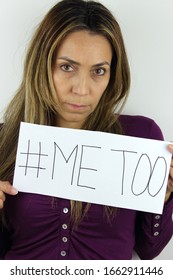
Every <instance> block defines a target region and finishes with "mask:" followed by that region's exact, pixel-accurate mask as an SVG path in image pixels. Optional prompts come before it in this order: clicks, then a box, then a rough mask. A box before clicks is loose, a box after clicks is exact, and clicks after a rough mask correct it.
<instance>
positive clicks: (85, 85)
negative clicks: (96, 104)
mask: <svg viewBox="0 0 173 280" xmlns="http://www.w3.org/2000/svg"><path fill="white" fill-rule="evenodd" d="M89 89H90V79H89V77H88V75H87V74H84V73H83V74H79V75H78V76H77V77H75V81H74V84H73V88H72V91H73V93H75V94H77V95H81V96H82V95H88V94H89V91H90V90H89Z"/></svg>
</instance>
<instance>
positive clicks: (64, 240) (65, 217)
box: [59, 200, 70, 259]
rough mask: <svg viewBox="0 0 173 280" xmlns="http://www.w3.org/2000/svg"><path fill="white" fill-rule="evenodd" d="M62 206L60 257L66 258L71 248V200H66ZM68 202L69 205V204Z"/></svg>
mask: <svg viewBox="0 0 173 280" xmlns="http://www.w3.org/2000/svg"><path fill="white" fill-rule="evenodd" d="M63 202H64V203H62V208H61V211H62V212H61V213H62V214H61V233H60V236H61V237H60V238H61V239H60V252H59V254H60V257H61V258H62V259H66V258H67V256H68V248H69V220H70V202H69V201H66V200H64V201H63ZM67 203H68V204H69V205H67Z"/></svg>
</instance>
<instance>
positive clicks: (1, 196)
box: [0, 181, 18, 209]
mask: <svg viewBox="0 0 173 280" xmlns="http://www.w3.org/2000/svg"><path fill="white" fill-rule="evenodd" d="M17 193H18V191H17V190H16V189H15V188H13V187H12V185H11V184H10V183H9V182H7V181H0V209H2V208H3V207H4V201H5V194H10V195H16V194H17Z"/></svg>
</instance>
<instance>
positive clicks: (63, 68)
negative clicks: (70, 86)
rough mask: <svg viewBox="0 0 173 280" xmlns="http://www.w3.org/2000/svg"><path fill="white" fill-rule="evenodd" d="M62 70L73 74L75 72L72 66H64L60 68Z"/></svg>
mask: <svg viewBox="0 0 173 280" xmlns="http://www.w3.org/2000/svg"><path fill="white" fill-rule="evenodd" d="M60 68H61V69H62V70H63V71H64V72H72V71H73V67H72V66H71V65H70V64H63V65H61V66H60Z"/></svg>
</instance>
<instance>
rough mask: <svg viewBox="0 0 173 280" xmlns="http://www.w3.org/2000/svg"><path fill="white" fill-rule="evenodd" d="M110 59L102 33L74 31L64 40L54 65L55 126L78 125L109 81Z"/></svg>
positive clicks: (94, 105) (81, 123)
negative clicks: (56, 110)
mask: <svg viewBox="0 0 173 280" xmlns="http://www.w3.org/2000/svg"><path fill="white" fill-rule="evenodd" d="M111 60H112V49H111V45H110V43H109V41H108V40H107V39H106V38H105V37H103V36H102V35H98V34H92V33H89V32H88V31H75V32H73V33H71V34H69V35H68V36H67V37H66V38H65V39H64V40H63V42H62V43H61V45H60V47H59V48H58V51H57V54H56V59H55V63H54V67H53V82H54V86H55V89H56V94H57V98H58V106H59V109H58V112H57V113H58V117H57V125H58V126H61V127H70V128H81V126H82V125H83V123H84V122H85V120H86V118H87V117H88V116H89V115H90V114H91V113H92V112H93V111H94V110H95V108H96V106H97V104H98V103H99V100H100V98H101V96H102V95H103V93H104V91H105V89H106V87H107V85H108V83H109V79H110V72H111Z"/></svg>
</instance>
